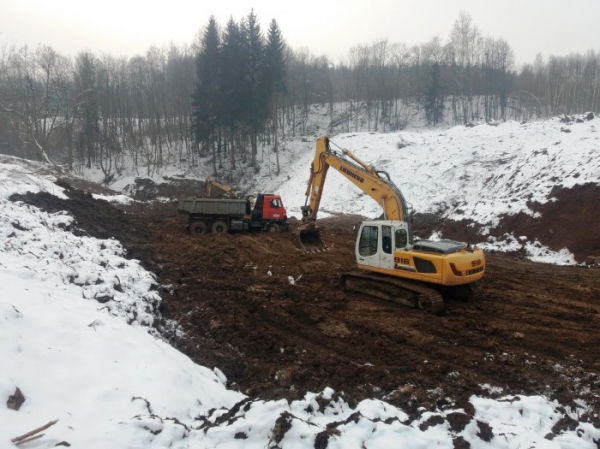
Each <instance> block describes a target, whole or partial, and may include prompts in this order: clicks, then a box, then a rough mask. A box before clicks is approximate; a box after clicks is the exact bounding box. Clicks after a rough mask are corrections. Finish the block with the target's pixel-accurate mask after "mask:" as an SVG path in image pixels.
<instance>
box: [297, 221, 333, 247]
mask: <svg viewBox="0 0 600 449" xmlns="http://www.w3.org/2000/svg"><path fill="white" fill-rule="evenodd" d="M299 231H300V243H301V244H302V246H303V247H304V249H305V250H306V251H309V252H319V251H325V250H326V249H327V246H325V243H323V240H321V232H320V229H319V228H318V227H316V226H315V225H314V224H312V223H311V224H308V225H304V226H301V227H300V228H299Z"/></svg>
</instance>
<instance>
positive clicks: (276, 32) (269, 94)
mask: <svg viewBox="0 0 600 449" xmlns="http://www.w3.org/2000/svg"><path fill="white" fill-rule="evenodd" d="M284 47H285V44H284V42H283V38H282V37H281V30H280V29H279V25H277V22H276V21H275V19H273V20H271V23H270V24H269V31H268V34H267V45H266V49H265V64H264V70H263V84H264V86H265V89H264V91H265V95H266V98H267V99H268V101H269V105H270V106H269V108H270V114H271V119H272V120H273V134H274V139H275V143H274V147H273V148H274V152H275V156H276V162H277V175H279V171H280V168H279V148H278V140H277V115H278V109H279V99H280V97H281V95H282V94H283V92H284V79H285V60H284V57H283V52H284Z"/></svg>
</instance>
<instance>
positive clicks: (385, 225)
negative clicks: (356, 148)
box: [300, 137, 485, 314]
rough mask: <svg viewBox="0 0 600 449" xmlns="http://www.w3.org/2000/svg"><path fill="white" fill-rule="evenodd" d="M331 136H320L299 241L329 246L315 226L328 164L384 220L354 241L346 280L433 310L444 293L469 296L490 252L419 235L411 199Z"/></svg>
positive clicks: (350, 286) (349, 285)
mask: <svg viewBox="0 0 600 449" xmlns="http://www.w3.org/2000/svg"><path fill="white" fill-rule="evenodd" d="M332 144H333V142H330V140H329V138H328V137H321V138H320V139H318V140H317V145H316V152H315V157H314V160H313V162H312V164H311V171H310V179H309V181H308V187H307V190H306V202H305V204H304V206H302V207H301V210H302V225H301V226H300V240H301V242H302V244H303V245H304V247H305V248H306V249H307V250H321V249H323V248H325V245H324V244H323V242H322V240H321V237H320V233H319V229H318V228H317V227H316V226H315V220H316V219H317V213H318V211H319V205H320V202H321V197H322V195H323V188H324V186H325V180H326V179H327V171H328V169H329V168H330V167H331V168H334V169H335V170H337V171H338V172H340V173H341V174H342V175H343V176H344V177H346V179H348V180H349V181H350V182H352V183H353V184H354V185H356V186H357V187H358V188H359V189H361V190H362V191H363V192H364V193H366V194H367V195H369V196H370V197H371V198H373V199H374V200H375V201H376V202H377V203H378V204H379V205H380V206H381V207H382V209H383V217H382V219H377V220H369V221H364V222H362V223H361V225H360V229H359V230H358V233H357V237H356V243H355V256H356V262H357V268H359V270H358V271H356V272H351V273H345V274H344V275H343V276H342V284H343V286H344V287H345V288H346V289H347V290H351V291H357V292H361V293H365V294H369V295H372V296H376V297H379V298H383V299H386V300H391V301H395V302H398V303H401V304H404V305H408V306H411V307H418V308H421V309H423V310H427V311H429V312H432V313H436V314H437V313H441V312H442V311H443V310H444V300H443V296H442V294H444V295H445V294H449V295H451V296H458V297H464V296H465V295H468V294H469V292H470V291H471V284H473V283H474V282H476V281H478V280H480V279H481V278H482V277H483V275H484V273H485V254H484V253H483V251H482V250H481V249H479V248H477V247H472V246H471V245H468V244H467V243H463V242H457V241H454V240H439V241H432V240H418V239H415V237H414V236H413V233H412V231H411V226H410V222H409V217H408V206H407V202H406V200H405V199H404V196H403V195H402V192H400V189H399V188H398V187H397V186H396V185H395V184H394V183H393V182H392V181H391V179H390V177H389V175H388V174H387V173H386V172H385V171H382V170H377V169H376V168H374V167H373V166H372V165H369V164H367V163H365V162H363V161H362V160H361V159H359V158H358V157H357V156H355V155H354V154H352V153H351V152H350V151H348V150H346V149H341V152H340V151H334V150H332V149H331V148H330V145H332Z"/></svg>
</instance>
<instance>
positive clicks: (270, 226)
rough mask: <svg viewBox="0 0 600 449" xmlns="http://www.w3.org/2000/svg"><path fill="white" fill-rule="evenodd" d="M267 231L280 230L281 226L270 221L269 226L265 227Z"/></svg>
mask: <svg viewBox="0 0 600 449" xmlns="http://www.w3.org/2000/svg"><path fill="white" fill-rule="evenodd" d="M267 231H268V232H281V226H279V225H278V224H277V223H271V224H270V225H269V227H268V228H267Z"/></svg>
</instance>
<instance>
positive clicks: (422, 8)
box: [0, 0, 600, 64]
mask: <svg viewBox="0 0 600 449" xmlns="http://www.w3.org/2000/svg"><path fill="white" fill-rule="evenodd" d="M251 8H254V10H255V12H256V14H257V16H258V19H259V21H260V23H261V26H262V29H263V30H266V29H267V28H268V24H269V22H270V20H271V19H272V18H274V19H276V20H277V22H278V23H279V26H280V27H281V30H282V32H283V35H284V38H285V39H286V41H287V42H288V44H290V45H291V46H292V48H294V49H299V48H301V47H306V48H308V49H309V50H310V51H311V52H312V53H313V54H314V55H316V56H319V55H322V54H326V55H328V56H329V57H331V58H332V59H333V60H334V61H336V62H337V61H338V60H339V58H340V57H342V56H345V55H346V54H347V52H348V50H349V49H350V48H351V47H353V46H355V45H357V44H368V43H372V42H374V41H377V40H380V39H386V38H387V39H388V40H389V41H391V42H404V43H406V44H407V45H414V44H422V43H424V42H426V41H428V40H429V39H431V38H432V37H434V36H436V35H437V36H440V37H441V38H442V39H443V40H444V41H445V40H446V39H447V38H448V36H449V33H450V30H451V28H452V25H453V24H454V22H455V21H456V19H457V18H458V15H459V12H460V11H466V12H468V13H469V14H470V15H471V17H472V18H473V21H474V23H475V25H476V26H477V27H478V28H479V30H480V31H481V32H482V34H483V35H485V36H492V37H503V38H504V39H506V40H507V41H508V43H509V44H510V45H511V46H512V48H513V49H514V51H515V56H516V60H517V63H519V64H520V63H523V62H532V61H533V59H534V58H535V55H536V54H537V53H542V54H543V55H544V56H548V55H561V56H562V55H566V54H569V53H572V52H580V53H585V52H586V51H587V50H591V49H595V50H600V44H599V43H598V42H599V41H598V18H599V17H600V1H599V0H577V1H576V2H571V3H568V2H564V1H563V0H501V1H498V0H494V1H490V0H327V1H324V0H318V1H317V0H302V1H297V2H289V1H281V0H255V1H254V2H249V1H245V0H214V1H206V0H169V1H155V0H144V1H139V0H103V1H98V2H96V1H93V2H92V1H86V0H0V43H9V44H13V43H15V44H18V45H22V44H28V45H30V46H32V47H35V46H36V45H37V44H38V43H42V44H46V45H50V46H51V47H53V48H54V49H55V50H57V51H58V52H59V53H61V54H63V55H65V56H74V55H75V54H76V53H77V52H78V51H80V50H90V51H92V52H95V53H97V54H103V53H109V54H112V55H115V56H120V55H125V56H133V55H135V54H144V53H145V52H146V50H147V49H148V48H149V47H150V46H151V45H158V46H162V45H164V44H166V43H169V42H175V43H177V44H184V43H188V44H189V43H192V42H193V40H194V36H195V35H196V33H197V32H198V30H199V29H200V28H201V27H202V26H204V25H205V24H206V23H207V21H208V18H209V17H210V15H211V14H214V15H215V17H216V18H217V20H218V22H219V24H221V25H225V23H226V21H227V20H228V18H229V16H233V18H234V19H236V20H239V19H240V18H241V17H243V16H246V15H247V14H248V13H249V11H250V9H251Z"/></svg>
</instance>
